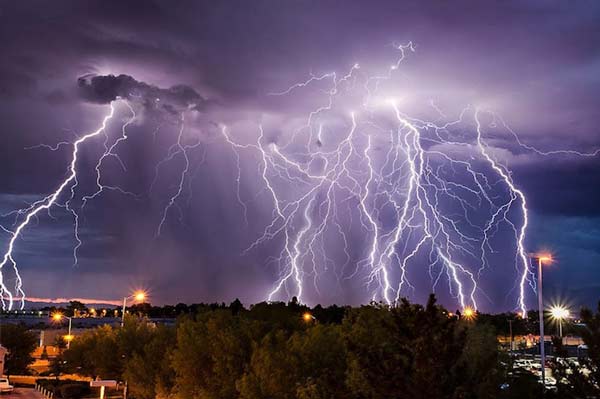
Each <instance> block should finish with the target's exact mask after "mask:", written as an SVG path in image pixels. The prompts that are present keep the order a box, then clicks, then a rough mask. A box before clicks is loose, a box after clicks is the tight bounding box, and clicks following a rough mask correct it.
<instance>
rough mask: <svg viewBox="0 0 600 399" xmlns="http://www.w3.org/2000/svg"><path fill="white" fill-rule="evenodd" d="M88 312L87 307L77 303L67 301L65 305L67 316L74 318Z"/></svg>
mask: <svg viewBox="0 0 600 399" xmlns="http://www.w3.org/2000/svg"><path fill="white" fill-rule="evenodd" d="M87 311H88V308H87V306H85V304H83V303H82V302H79V301H69V304H68V305H67V316H70V317H74V316H77V314H78V313H86V312H87Z"/></svg>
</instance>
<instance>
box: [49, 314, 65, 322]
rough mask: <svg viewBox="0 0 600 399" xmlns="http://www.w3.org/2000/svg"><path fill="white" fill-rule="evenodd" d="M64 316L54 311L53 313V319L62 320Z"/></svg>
mask: <svg viewBox="0 0 600 399" xmlns="http://www.w3.org/2000/svg"><path fill="white" fill-rule="evenodd" d="M63 317H64V316H63V315H62V314H60V313H54V314H53V315H52V319H54V320H55V321H61V320H62V318H63Z"/></svg>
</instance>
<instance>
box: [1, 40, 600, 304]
mask: <svg viewBox="0 0 600 399" xmlns="http://www.w3.org/2000/svg"><path fill="white" fill-rule="evenodd" d="M395 49H396V50H397V51H398V54H399V56H398V57H397V59H396V61H395V62H394V63H393V64H392V65H391V66H390V67H389V68H387V70H386V71H384V73H382V74H379V75H370V74H367V73H365V72H363V70H362V69H361V67H360V66H359V65H358V64H355V65H353V66H352V67H351V68H350V70H349V71H348V73H346V74H343V75H338V74H337V73H333V72H332V73H326V74H323V75H312V76H310V78H309V79H307V80H306V81H303V82H300V83H297V84H294V85H293V86H291V87H289V88H287V89H286V90H283V91H281V92H276V93H270V94H269V95H270V96H293V95H294V94H295V92H297V91H303V90H310V89H311V88H313V86H316V90H314V91H313V92H316V93H318V94H317V95H316V96H315V99H316V101H319V102H320V105H318V106H316V108H314V109H313V110H311V111H310V112H309V113H308V115H304V117H302V122H301V123H300V124H299V126H298V127H297V128H295V129H293V131H292V132H290V134H288V135H285V136H282V137H281V138H280V139H279V140H276V141H273V140H269V139H267V137H268V136H269V135H268V134H267V133H266V132H265V129H264V127H263V126H262V125H259V126H258V127H257V135H256V140H255V141H251V142H249V143H248V142H245V141H243V140H239V139H236V138H234V136H233V135H232V132H231V131H230V129H229V128H228V127H227V126H225V125H222V126H221V129H220V132H221V134H222V137H223V138H224V140H225V143H226V144H227V145H228V146H230V148H231V149H232V150H233V153H234V157H235V162H236V165H237V176H236V193H235V194H236V200H237V202H238V203H239V205H240V207H241V209H242V211H243V218H244V221H245V225H246V226H248V211H249V205H248V204H247V202H246V200H245V199H244V195H243V190H242V189H241V188H242V175H243V174H245V173H243V171H244V170H245V169H244V168H243V167H242V164H241V162H242V161H241V160H242V152H252V154H253V156H254V157H255V158H253V159H258V170H257V173H258V178H259V181H260V182H261V185H262V186H263V189H261V191H260V192H259V193H258V194H257V195H256V196H258V195H260V194H262V193H266V195H267V196H268V198H269V203H270V204H272V210H271V215H272V218H270V220H269V222H268V223H267V224H266V226H265V228H264V230H263V232H262V233H261V234H259V237H258V238H257V239H256V240H255V241H254V242H252V243H251V244H250V245H249V246H248V248H247V249H246V252H249V251H252V250H254V249H256V248H257V247H259V246H261V245H266V244H267V242H269V241H274V240H279V241H278V242H281V250H277V251H276V254H275V255H273V256H272V257H271V258H270V259H269V261H270V262H273V263H274V264H276V266H277V269H278V270H279V275H278V279H277V281H276V283H275V284H274V286H273V288H272V290H271V291H270V292H269V293H268V294H267V297H268V300H270V301H271V300H277V299H282V298H289V297H291V296H296V297H297V298H298V299H299V300H300V301H305V300H306V299H307V298H306V297H305V296H306V291H307V290H306V284H307V282H310V281H312V287H313V288H314V291H315V292H316V293H317V294H320V288H319V286H320V284H319V282H320V279H321V276H322V275H323V273H324V272H326V271H329V270H330V271H332V272H333V273H334V274H335V276H336V278H337V281H338V282H341V281H343V280H357V279H359V280H360V279H363V280H364V286H365V287H366V290H367V292H368V296H369V298H370V299H371V300H374V301H384V302H386V303H388V304H393V303H395V302H396V301H398V300H399V298H400V297H401V296H402V295H404V294H406V293H407V292H410V290H414V289H415V288H414V286H413V284H412V283H411V280H410V278H409V276H410V274H411V272H412V268H415V267H416V268H419V267H420V268H422V266H423V264H424V263H425V264H426V267H427V270H428V273H429V275H430V277H431V279H432V282H433V287H434V288H435V287H436V286H437V284H438V283H439V282H440V281H441V280H442V278H444V277H445V280H446V281H447V284H448V290H449V292H450V293H451V294H452V295H453V296H455V297H456V298H457V301H458V303H459V304H460V306H462V307H463V308H469V307H470V308H474V309H477V307H478V302H477V298H478V297H479V296H481V295H485V294H484V293H483V292H480V291H481V290H480V289H479V284H478V283H479V280H480V278H481V276H482V274H483V273H484V272H485V270H486V268H488V267H490V261H489V259H488V258H489V256H490V255H491V254H493V253H495V249H494V245H493V242H494V238H495V236H496V235H497V234H499V231H500V230H501V225H505V226H508V228H509V231H510V234H511V236H512V237H513V238H514V240H513V241H514V244H513V248H514V252H513V253H512V255H511V258H513V259H514V268H515V271H516V276H517V279H516V283H515V288H516V289H517V291H518V294H517V299H516V301H515V302H516V306H515V308H517V309H519V310H520V311H521V312H522V313H521V314H525V310H526V301H525V295H526V290H527V286H528V285H530V286H531V288H532V289H534V290H535V280H534V279H533V277H532V275H531V270H530V265H529V259H528V254H527V251H526V248H525V239H526V233H527V226H528V223H529V221H528V209H527V201H526V197H525V194H524V192H523V191H522V190H521V189H520V188H519V187H518V186H517V184H516V183H515V182H514V181H513V179H512V176H511V173H510V171H509V170H508V169H507V167H506V166H505V165H504V164H503V163H502V162H500V161H499V160H498V159H497V157H496V151H495V149H494V147H490V146H488V145H487V144H486V137H488V136H486V129H487V128H491V129H493V128H497V127H498V126H500V127H502V128H503V129H504V130H505V131H507V132H508V133H509V135H510V137H511V140H512V141H513V142H516V144H517V145H518V146H519V147H520V148H522V149H523V150H526V151H530V152H533V153H535V154H537V155H545V156H550V155H561V154H562V155H578V156H595V155H598V153H599V152H600V150H598V151H595V152H593V153H581V152H577V151H572V150H557V151H547V152H545V151H541V150H538V149H536V148H534V147H532V146H530V145H528V144H525V143H523V142H522V141H521V139H520V138H519V137H518V135H517V134H516V133H515V132H514V131H513V130H511V129H510V127H509V126H508V125H507V124H506V123H505V122H504V121H503V120H502V118H500V117H499V116H498V115H495V114H493V113H491V112H489V111H484V110H479V109H477V108H472V107H467V108H465V109H464V110H462V112H461V113H460V115H459V116H458V117H457V118H456V119H455V120H451V121H445V120H446V119H447V116H446V115H445V114H444V113H443V112H442V110H440V109H439V108H438V107H437V106H436V105H435V103H434V102H433V101H431V102H430V106H431V107H432V109H434V110H435V111H436V112H437V113H438V114H439V115H440V118H438V119H436V121H429V120H423V119H419V118H415V117H411V116H409V115H407V114H406V113H405V112H403V110H402V107H401V104H399V102H398V101H396V100H392V99H386V100H385V101H382V98H381V97H380V96H379V92H380V89H381V87H382V85H384V84H385V83H387V82H389V81H391V79H392V78H393V77H394V74H395V71H397V70H398V69H399V68H400V67H401V64H402V62H403V60H404V59H405V57H406V56H407V55H408V54H409V53H411V52H413V51H414V47H413V45H412V43H408V44H406V45H397V46H395ZM132 98H135V96H134V95H132ZM348 104H352V110H351V111H349V110H348V109H349V106H348ZM118 107H124V109H125V111H126V113H127V114H128V116H127V117H126V118H125V119H119V118H117V116H116V115H117V114H118V113H119V112H118V110H117V108H118ZM184 116H185V111H184V112H181V114H180V117H179V120H177V121H176V122H175V123H176V124H177V125H178V126H179V128H178V129H177V132H178V133H177V137H176V140H175V142H174V144H172V145H171V146H170V147H169V148H168V149H167V153H166V156H165V157H164V159H162V160H161V161H160V162H158V164H157V165H156V168H155V172H156V173H155V177H154V180H153V182H152V184H151V185H150V188H149V192H152V191H153V188H154V186H155V185H156V183H157V181H158V179H159V174H160V170H161V168H162V167H163V166H164V165H166V164H167V163H170V162H172V161H177V162H180V163H181V164H182V167H181V169H180V171H179V179H177V181H176V182H175V183H176V184H175V185H174V189H173V192H172V193H171V194H170V195H169V198H168V200H167V201H166V202H165V205H164V208H163V211H162V212H161V215H160V221H159V222H158V224H157V230H156V236H157V237H158V236H160V235H161V234H162V232H163V230H164V227H165V223H166V222H167V220H168V217H169V216H170V214H171V213H174V212H175V211H177V213H178V214H179V218H180V220H181V219H183V214H184V210H183V209H182V208H181V205H180V202H181V200H182V196H183V195H184V192H186V191H189V192H191V187H189V185H191V184H192V180H193V175H192V174H193V166H192V160H191V156H190V151H192V150H195V149H197V148H198V147H200V146H201V144H202V142H201V141H199V140H198V141H196V142H194V143H189V140H188V139H187V138H186V137H185V123H184V122H185V118H184ZM137 118H138V117H137V115H136V112H135V104H134V102H129V101H126V100H123V99H117V100H116V101H114V102H112V103H111V104H110V105H109V106H108V112H107V114H106V115H105V116H104V118H103V120H102V123H101V125H100V126H99V127H98V129H97V130H95V131H93V132H91V133H87V134H85V135H82V136H80V137H79V138H77V140H75V141H73V142H60V143H58V144H57V145H54V146H49V145H39V146H37V147H45V148H47V149H49V150H51V151H58V150H59V149H60V148H63V147H67V148H69V149H70V151H71V153H70V154H71V157H70V163H69V165H68V167H67V171H66V176H65V178H64V179H63V180H62V182H61V183H60V184H59V185H58V187H57V188H56V190H55V191H53V192H52V193H50V194H48V195H47V196H45V197H43V198H41V199H39V200H37V201H35V202H33V203H31V204H29V205H28V206H27V207H25V208H22V209H18V210H15V211H12V212H9V213H7V214H4V215H1V216H2V218H10V220H12V223H11V224H10V225H9V226H8V227H7V226H4V225H0V229H2V230H3V231H4V233H6V234H8V237H9V238H8V244H7V245H6V249H5V252H4V254H3V256H2V263H0V300H1V302H2V307H3V309H12V308H13V306H14V305H15V303H18V304H19V306H20V307H21V308H23V306H24V304H25V293H24V291H23V282H22V280H21V276H20V274H19V269H18V267H17V261H16V260H15V246H16V245H17V242H18V240H19V239H22V238H23V235H24V231H25V230H26V229H27V228H28V227H29V228H32V227H33V226H32V225H33V224H34V223H35V221H37V220H38V218H39V217H40V216H42V214H43V213H46V214H47V215H48V216H49V217H51V218H52V217H53V215H52V213H51V209H53V208H56V207H58V208H62V209H63V210H65V211H66V212H67V213H68V214H69V215H71V216H72V220H73V229H74V239H75V245H74V248H73V259H74V263H75V264H77V262H78V250H79V249H80V247H81V246H82V245H83V241H82V239H81V237H80V233H79V227H80V213H81V212H82V211H83V210H84V208H85V206H86V205H87V204H88V202H89V201H91V200H94V199H96V198H97V197H99V196H101V195H102V194H103V193H105V192H107V191H112V192H117V193H119V194H123V195H127V196H131V197H133V198H136V199H140V198H141V196H142V195H141V194H139V193H138V194H136V193H133V192H130V191H127V190H124V189H122V188H121V187H119V186H116V185H111V184H108V183H107V182H106V181H108V179H106V178H105V177H104V176H103V173H102V171H103V170H104V168H105V167H106V165H105V163H106V161H107V160H108V159H114V160H116V161H117V162H118V164H119V165H120V166H121V167H122V169H123V171H126V170H127V169H126V164H125V162H123V160H122V159H121V157H120V156H119V155H118V152H117V150H118V148H119V146H121V145H123V144H124V142H126V141H127V140H128V127H129V126H130V125H131V124H133V123H134V122H135V121H136V119H137ZM116 119H118V121H116V123H120V135H113V134H109V132H108V130H109V123H111V121H112V122H113V123H114V122H115V121H114V120H116ZM440 119H441V120H444V122H439V120H440ZM484 119H485V120H490V119H491V121H492V122H490V123H488V124H485V123H483V122H482V120H484ZM121 122H122V123H121ZM163 123H166V122H164V121H163ZM161 126H162V124H160V125H159V126H158V128H156V130H155V131H154V137H155V138H156V134H157V132H158V130H159V129H160V127H161ZM491 129H490V130H491ZM244 133H245V136H246V137H247V136H248V135H247V132H244ZM84 146H89V148H92V149H94V148H96V147H98V146H101V147H99V148H100V150H101V151H100V152H99V154H100V155H99V156H98V159H97V163H96V165H95V175H96V179H95V182H94V186H95V191H93V192H91V193H87V194H85V195H80V194H79V191H81V190H80V187H79V180H78V155H79V154H80V152H81V151H82V150H83V147H84ZM202 150H203V151H206V148H205V146H204V147H202ZM203 160H204V157H202V159H201V161H200V162H199V163H198V164H202V162H203ZM197 166H198V165H196V167H197ZM186 184H188V187H186ZM86 186H87V185H86ZM188 201H189V198H188ZM5 268H10V269H11V270H12V274H14V276H15V278H14V282H11V283H10V284H9V282H8V281H5V276H6V275H7V273H5V272H6V271H5V270H4V269H5ZM340 286H341V284H340Z"/></svg>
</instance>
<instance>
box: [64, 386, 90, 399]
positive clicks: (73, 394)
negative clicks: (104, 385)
mask: <svg viewBox="0 0 600 399" xmlns="http://www.w3.org/2000/svg"><path fill="white" fill-rule="evenodd" d="M88 393H89V388H88V387H87V386H85V385H83V384H65V385H62V386H61V387H60V396H61V397H62V398H63V399H79V398H82V397H83V396H84V395H87V394H88Z"/></svg>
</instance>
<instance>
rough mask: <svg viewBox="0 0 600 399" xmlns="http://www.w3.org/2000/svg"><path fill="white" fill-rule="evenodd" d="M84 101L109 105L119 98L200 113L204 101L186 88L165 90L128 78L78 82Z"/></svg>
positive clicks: (96, 77) (123, 76) (109, 76)
mask: <svg viewBox="0 0 600 399" xmlns="http://www.w3.org/2000/svg"><path fill="white" fill-rule="evenodd" d="M77 83H78V88H79V93H80V95H81V97H82V98H83V99H84V100H86V101H90V102H93V103H98V104H108V103H110V102H112V101H114V100H116V99H117V98H122V99H126V100H129V101H133V102H138V103H141V104H144V105H145V106H146V107H151V108H162V109H164V110H167V111H174V110H175V109H177V110H180V111H181V110H185V109H194V110H199V109H200V108H201V107H202V105H203V103H204V101H205V100H204V99H203V98H202V97H201V96H200V94H198V93H197V92H196V91H195V90H194V89H192V88H191V87H189V86H186V85H176V86H172V87H170V88H168V89H161V88H158V87H156V86H152V85H149V84H147V83H144V82H140V81H137V80H135V79H134V78H133V77H131V76H128V75H119V76H114V75H106V76H82V77H80V78H79V79H77Z"/></svg>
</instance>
